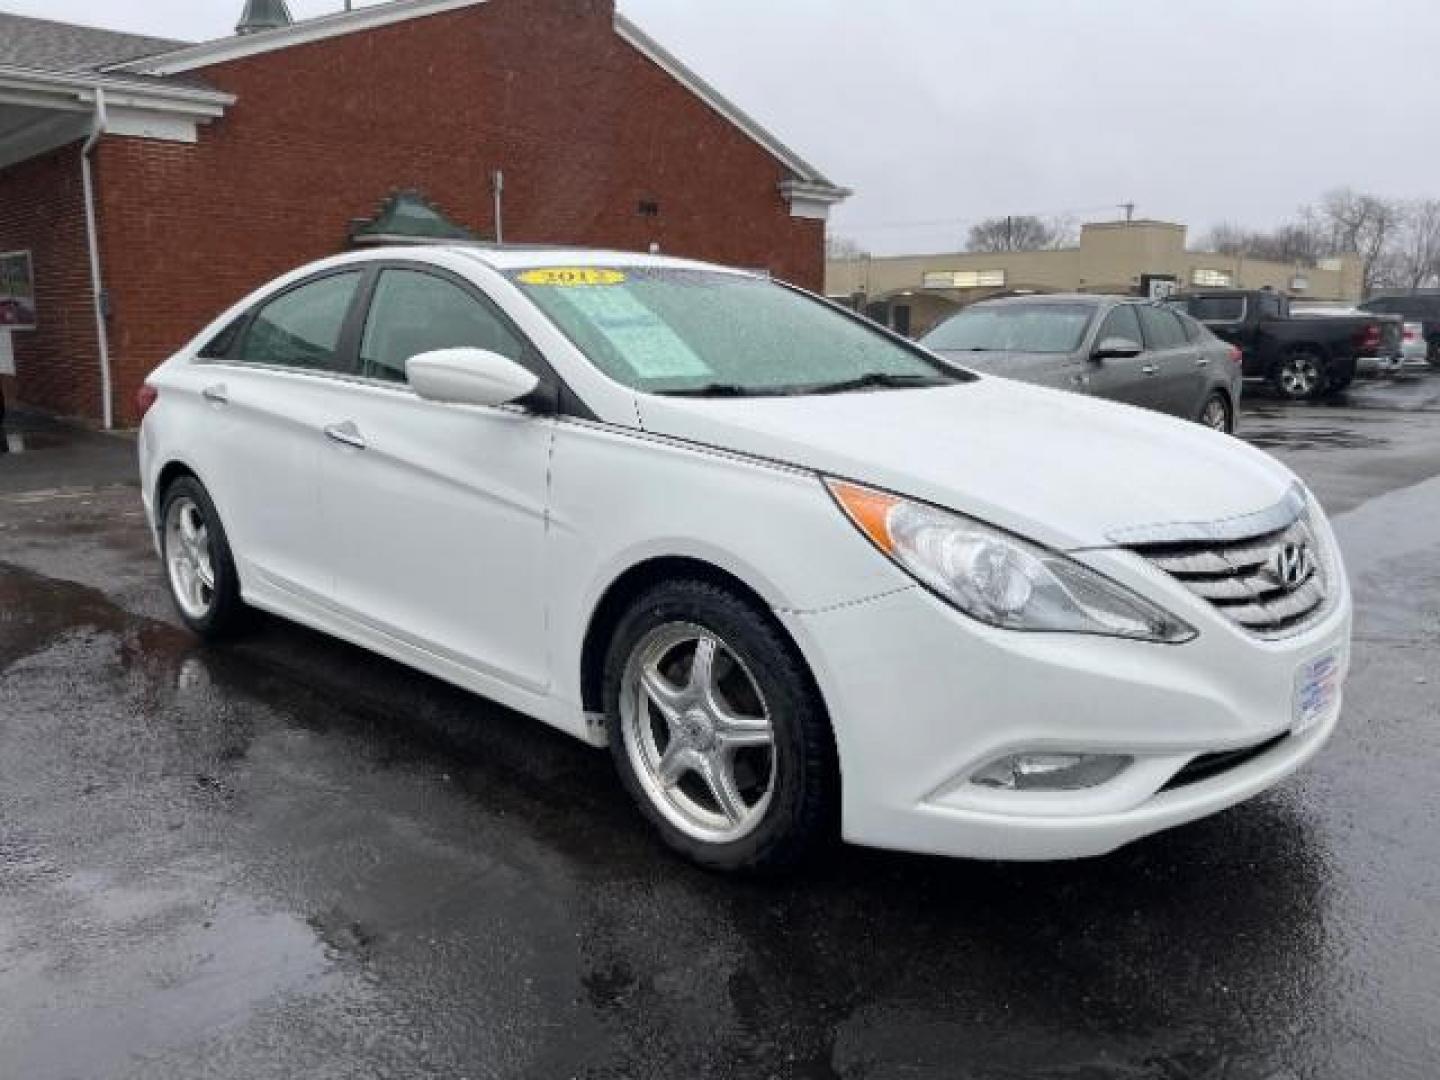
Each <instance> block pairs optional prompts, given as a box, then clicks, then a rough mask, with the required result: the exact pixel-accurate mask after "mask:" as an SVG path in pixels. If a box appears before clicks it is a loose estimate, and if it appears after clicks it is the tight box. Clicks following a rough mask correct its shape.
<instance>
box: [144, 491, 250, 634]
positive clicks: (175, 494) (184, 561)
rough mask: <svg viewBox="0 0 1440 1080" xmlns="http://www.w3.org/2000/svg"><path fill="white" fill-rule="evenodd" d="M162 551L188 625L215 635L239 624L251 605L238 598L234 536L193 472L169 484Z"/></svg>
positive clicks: (162, 518)
mask: <svg viewBox="0 0 1440 1080" xmlns="http://www.w3.org/2000/svg"><path fill="white" fill-rule="evenodd" d="M160 554H161V559H162V560H163V562H164V565H165V577H166V580H167V582H168V583H169V585H170V598H171V600H173V601H174V603H175V610H176V611H177V612H178V613H179V615H180V618H181V620H182V621H183V622H184V623H185V625H186V626H187V627H189V628H190V630H192V631H193V632H194V633H196V634H198V635H200V636H201V637H202V638H205V639H207V640H210V641H214V640H219V639H221V638H225V637H229V636H231V635H233V634H234V633H235V632H236V631H238V630H239V629H241V627H242V626H243V624H244V621H245V617H246V615H247V614H248V611H247V609H246V607H245V604H244V601H242V600H241V599H240V576H239V574H237V573H236V571H235V559H234V557H233V556H232V555H231V553H230V542H229V540H228V539H227V538H226V536H225V527H224V526H223V525H222V524H221V523H220V515H219V514H218V513H216V511H215V504H214V502H212V501H211V499H210V493H209V492H207V491H206V490H205V485H203V484H201V483H200V481H199V480H196V479H195V478H194V477H193V476H182V477H181V478H180V479H178V480H176V481H175V482H174V483H173V484H171V485H170V486H169V487H168V488H166V489H165V494H164V497H163V499H162V500H161V503H160Z"/></svg>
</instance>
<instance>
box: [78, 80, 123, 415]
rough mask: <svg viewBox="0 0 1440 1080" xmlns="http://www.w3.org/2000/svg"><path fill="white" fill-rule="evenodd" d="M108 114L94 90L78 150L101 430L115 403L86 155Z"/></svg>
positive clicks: (100, 95)
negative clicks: (90, 114) (87, 126)
mask: <svg viewBox="0 0 1440 1080" xmlns="http://www.w3.org/2000/svg"><path fill="white" fill-rule="evenodd" d="M108 122H109V114H108V113H107V112H106V111H105V91H104V89H102V88H101V87H98V86H97V87H96V88H95V122H94V124H93V125H92V126H91V129H90V137H89V138H88V139H86V140H85V145H84V146H83V147H81V148H80V175H81V178H82V180H83V181H84V185H85V231H86V240H87V241H88V243H89V246H90V287H91V290H92V291H93V292H94V294H95V338H96V341H97V342H98V343H99V346H100V393H101V397H102V413H103V415H104V418H105V430H106V431H110V430H111V429H112V428H114V426H115V403H114V402H113V401H112V400H111V399H112V397H113V396H114V395H113V391H112V387H111V381H110V332H109V330H108V329H106V326H105V282H104V280H103V279H102V278H101V276H100V234H99V230H98V229H97V228H96V226H95V181H94V178H93V177H92V176H91V169H90V154H91V152H92V151H93V150H94V149H95V147H96V145H97V144H98V143H99V142H100V137H101V136H102V135H104V134H105V128H106V126H107V125H108Z"/></svg>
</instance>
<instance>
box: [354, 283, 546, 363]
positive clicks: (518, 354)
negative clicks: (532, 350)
mask: <svg viewBox="0 0 1440 1080" xmlns="http://www.w3.org/2000/svg"><path fill="white" fill-rule="evenodd" d="M457 348H472V349H487V350H489V351H490V352H495V353H499V354H500V355H501V356H504V357H508V358H509V359H511V360H514V361H516V362H517V363H522V362H523V361H524V358H525V345H524V343H523V341H522V340H521V339H520V337H519V335H518V334H516V333H515V332H514V331H512V330H511V329H510V326H509V324H508V323H506V322H505V321H504V317H503V316H502V315H501V314H500V313H499V312H498V311H497V310H495V309H494V308H493V307H491V306H490V305H489V304H488V303H483V302H482V301H481V300H480V299H479V298H478V297H476V296H473V295H471V294H470V293H468V292H466V291H465V290H464V289H462V288H460V287H459V286H458V285H455V284H453V283H451V282H449V281H446V280H445V279H444V278H440V277H436V276H435V275H434V274H427V273H423V272H421V271H419V270H384V271H382V272H381V274H380V280H379V282H378V283H377V284H376V286H375V298H374V300H372V301H371V303H370V317H369V320H368V321H367V322H366V324H365V337H364V339H363V341H362V343H361V346H360V361H361V364H362V369H363V370H362V374H364V375H365V376H366V377H367V378H371V379H382V380H384V381H386V382H394V383H404V382H406V381H407V379H406V374H405V363H406V361H408V360H409V359H410V358H411V357H412V356H419V355H420V354H421V353H427V352H434V351H436V350H437V349H457Z"/></svg>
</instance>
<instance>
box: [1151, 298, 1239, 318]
mask: <svg viewBox="0 0 1440 1080" xmlns="http://www.w3.org/2000/svg"><path fill="white" fill-rule="evenodd" d="M1168 303H1170V304H1172V305H1174V306H1175V307H1178V308H1180V309H1181V310H1182V311H1186V312H1189V313H1190V316H1191V318H1195V319H1199V320H1200V321H1201V322H1207V323H1217V322H1241V321H1243V320H1244V318H1245V298H1244V297H1243V296H1189V297H1185V298H1184V299H1182V300H1171V301H1168Z"/></svg>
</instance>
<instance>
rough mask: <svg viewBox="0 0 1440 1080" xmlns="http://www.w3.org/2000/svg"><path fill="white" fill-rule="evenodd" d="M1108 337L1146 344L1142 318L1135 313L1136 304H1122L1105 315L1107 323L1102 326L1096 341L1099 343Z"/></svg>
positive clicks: (1141, 344)
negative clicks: (1141, 323)
mask: <svg viewBox="0 0 1440 1080" xmlns="http://www.w3.org/2000/svg"><path fill="white" fill-rule="evenodd" d="M1106 338H1124V339H1125V340H1126V341H1133V342H1135V344H1137V345H1140V346H1142V347H1143V346H1144V344H1145V338H1144V337H1143V336H1142V335H1141V333H1140V320H1139V318H1137V317H1136V315H1135V305H1134V304H1121V305H1120V306H1119V307H1117V308H1116V309H1115V310H1114V311H1112V312H1110V314H1109V315H1107V316H1105V325H1104V326H1102V327H1101V328H1100V335H1099V337H1097V338H1096V339H1095V343H1096V344H1097V345H1098V344H1099V343H1100V342H1102V341H1104V340H1105V339H1106Z"/></svg>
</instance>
